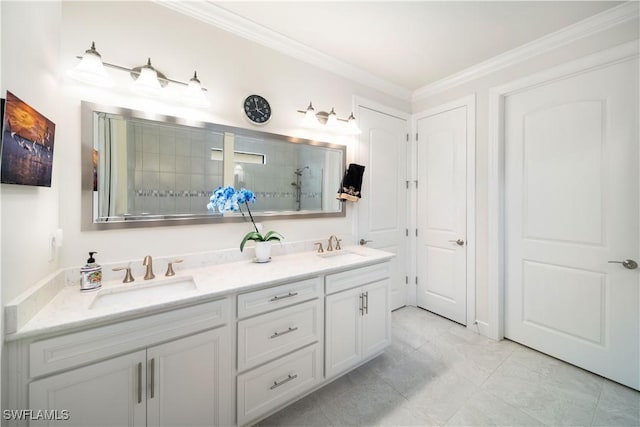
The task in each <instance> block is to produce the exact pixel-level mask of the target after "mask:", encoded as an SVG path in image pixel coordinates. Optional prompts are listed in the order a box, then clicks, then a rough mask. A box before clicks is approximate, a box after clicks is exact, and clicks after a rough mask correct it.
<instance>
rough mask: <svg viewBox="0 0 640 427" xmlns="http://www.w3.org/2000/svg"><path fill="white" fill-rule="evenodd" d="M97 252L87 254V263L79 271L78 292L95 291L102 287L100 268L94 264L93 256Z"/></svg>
mask: <svg viewBox="0 0 640 427" xmlns="http://www.w3.org/2000/svg"><path fill="white" fill-rule="evenodd" d="M97 253H98V252H89V259H88V260H87V263H86V264H85V265H84V266H83V267H82V268H81V269H80V276H81V278H80V291H81V292H87V291H95V290H96V289H100V287H101V286H102V266H100V265H98V264H96V260H95V259H94V258H93V254H97Z"/></svg>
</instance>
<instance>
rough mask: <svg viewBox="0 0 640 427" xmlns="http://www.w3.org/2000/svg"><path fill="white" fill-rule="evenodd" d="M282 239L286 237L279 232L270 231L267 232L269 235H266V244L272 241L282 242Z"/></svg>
mask: <svg viewBox="0 0 640 427" xmlns="http://www.w3.org/2000/svg"><path fill="white" fill-rule="evenodd" d="M280 239H284V236H283V235H282V234H280V233H278V232H277V231H273V230H271V231H269V232H267V234H265V235H264V241H265V242H270V241H272V240H278V241H279V240H280Z"/></svg>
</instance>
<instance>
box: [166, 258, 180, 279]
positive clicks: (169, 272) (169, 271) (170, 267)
mask: <svg viewBox="0 0 640 427" xmlns="http://www.w3.org/2000/svg"><path fill="white" fill-rule="evenodd" d="M182 261H184V260H183V259H174V260H173V261H169V264H167V272H166V273H164V275H165V276H175V275H176V272H175V271H173V264H178V263H181V262H182Z"/></svg>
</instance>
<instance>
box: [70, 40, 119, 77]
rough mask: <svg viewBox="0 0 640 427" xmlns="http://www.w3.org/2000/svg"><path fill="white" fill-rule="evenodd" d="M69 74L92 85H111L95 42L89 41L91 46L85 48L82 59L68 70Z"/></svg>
mask: <svg viewBox="0 0 640 427" xmlns="http://www.w3.org/2000/svg"><path fill="white" fill-rule="evenodd" d="M68 74H69V76H70V77H72V78H74V79H76V80H78V81H81V82H83V83H87V84H90V85H94V86H103V87H109V86H113V80H112V79H111V77H109V75H108V74H107V70H105V69H104V64H103V63H102V57H101V56H100V54H99V53H98V51H97V50H96V44H95V43H93V42H92V43H91V48H90V49H87V50H86V51H85V52H84V55H82V59H81V60H80V62H79V63H78V65H76V66H75V68H73V69H72V70H69V72H68Z"/></svg>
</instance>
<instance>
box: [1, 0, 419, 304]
mask: <svg viewBox="0 0 640 427" xmlns="http://www.w3.org/2000/svg"><path fill="white" fill-rule="evenodd" d="M2 3H3V26H2V33H3V35H4V37H3V40H4V42H5V44H7V46H6V47H5V46H4V45H3V49H2V57H3V65H4V69H3V79H4V80H3V85H2V87H3V89H10V90H12V91H13V92H15V93H16V95H18V96H21V97H23V98H24V100H25V101H27V102H29V103H31V104H32V105H34V106H35V107H36V108H37V109H39V110H40V111H42V112H43V113H44V114H45V115H48V117H49V118H50V119H52V120H53V121H54V122H55V123H56V138H55V152H54V179H53V185H52V188H51V189H38V188H34V187H17V186H4V188H3V189H2V190H3V194H2V197H3V203H2V231H3V233H2V244H3V258H4V259H3V260H4V270H3V274H2V280H3V298H4V301H5V302H6V301H7V300H9V299H11V298H13V297H15V296H16V295H17V294H19V293H20V292H21V291H23V290H24V289H26V288H27V287H29V286H30V285H33V284H34V283H35V282H36V281H37V280H39V279H41V278H43V277H44V276H45V275H46V274H47V273H49V272H51V271H52V270H54V269H56V268H64V267H71V266H79V265H81V264H83V263H84V261H85V260H86V258H87V252H88V251H90V250H95V251H98V252H99V254H98V256H97V259H98V261H99V262H107V261H109V262H111V261H119V260H129V259H133V260H135V259H140V260H142V258H143V257H144V256H145V255H147V254H151V255H153V256H165V255H172V254H180V253H187V252H199V251H207V250H216V249H222V248H232V247H237V246H238V245H239V243H240V239H241V237H242V236H243V235H244V233H245V232H246V231H247V225H246V224H216V225H199V226H177V227H163V228H143V229H134V230H118V231H99V232H82V231H81V230H80V222H81V221H80V214H81V212H80V176H81V175H80V101H81V100H88V101H91V102H96V103H101V104H111V105H118V106H123V107H127V108H134V109H145V110H152V111H154V112H157V113H163V114H170V115H180V116H189V117H193V118H196V119H200V120H209V121H214V122H218V123H225V124H230V125H234V126H240V127H247V128H249V127H251V125H250V124H249V123H248V122H247V121H246V120H245V119H244V117H243V115H242V114H243V113H242V110H241V105H242V104H241V103H242V100H243V99H244V97H245V96H247V95H249V94H251V93H258V94H261V95H263V96H265V97H266V98H267V99H268V100H269V101H270V102H271V104H272V108H273V118H272V120H271V122H270V123H268V124H267V125H265V126H263V127H261V130H264V131H267V132H272V133H281V134H288V135H297V136H313V135H310V134H309V133H308V132H304V131H302V130H300V129H298V128H297V125H298V124H299V122H300V119H301V118H302V116H301V115H300V114H299V113H297V112H296V110H297V109H304V108H305V107H306V105H307V104H308V102H309V101H310V100H313V102H314V105H315V106H316V107H319V108H317V109H330V108H331V107H335V109H336V111H337V112H338V113H339V115H340V116H347V115H348V114H349V113H350V111H351V102H352V97H353V95H358V96H363V97H366V98H369V99H373V100H375V101H377V102H380V103H382V104H386V105H390V106H392V107H394V108H398V109H401V110H403V111H409V103H408V102H406V101H401V100H398V99H394V98H391V97H389V96H387V95H384V94H381V93H379V92H377V91H375V90H372V89H369V88H366V87H364V86H361V85H359V84H358V83H355V82H351V81H348V80H346V79H344V78H341V77H338V76H336V75H333V74H332V73H329V72H326V71H323V70H320V69H318V68H315V67H313V66H311V65H308V64H305V63H303V62H300V61H298V60H295V59H292V58H290V57H287V56H285V55H283V54H280V53H277V52H275V51H272V50H270V49H267V48H265V47H263V46H260V45H258V44H255V43H252V42H249V41H247V40H244V39H241V38H239V37H237V36H234V35H231V34H229V33H225V32H224V31H222V30H218V29H216V28H214V27H211V26H209V25H206V24H204V23H202V22H200V21H196V20H194V19H191V18H188V17H185V16H183V15H181V14H178V13H176V12H173V11H171V10H169V9H166V8H164V7H162V6H160V5H157V4H155V3H151V2H146V1H144V2H63V3H59V2H54V3H51V2H24V3H18V2H16V3H15V4H14V3H13V2H4V1H3V2H2ZM5 5H6V6H5ZM34 20H35V21H34ZM26 22H28V23H29V25H28V27H29V36H28V37H25V40H23V41H22V43H21V44H20V45H18V44H15V45H13V46H9V45H8V43H7V41H8V37H7V35H12V34H20V33H21V31H24V28H25V23H26ZM92 41H95V42H96V47H97V49H98V51H99V52H100V53H101V54H102V56H103V60H104V61H105V62H111V63H115V64H119V65H124V66H130V67H133V66H137V65H142V64H143V63H144V62H146V59H147V57H151V59H152V62H153V64H154V66H155V67H156V68H158V69H160V70H161V71H162V72H164V73H165V74H166V75H167V76H169V77H171V78H175V79H179V80H184V81H186V80H188V79H189V78H190V77H191V75H192V74H193V71H194V69H196V70H197V71H198V75H199V77H200V79H201V81H202V83H203V85H204V86H205V87H207V88H208V89H209V97H210V100H211V101H212V106H211V107H210V108H209V109H207V110H205V111H202V110H201V111H193V110H188V109H184V108H182V107H179V106H175V105H171V104H170V103H160V102H149V101H145V100H143V99H140V98H136V97H133V96H132V94H131V93H130V92H129V91H128V88H127V85H128V84H129V82H130V81H131V80H130V79H129V77H128V76H127V74H126V73H124V72H119V71H114V70H110V72H111V73H112V74H111V75H112V76H113V77H114V78H115V79H116V80H117V83H118V87H122V89H113V90H109V91H104V90H95V89H91V88H87V87H85V86H82V85H81V84H78V83H76V82H74V81H73V80H70V79H68V78H67V77H66V71H67V70H68V69H70V68H72V67H73V66H74V65H75V64H76V63H77V60H76V59H75V56H76V55H81V54H82V53H83V52H84V50H86V49H87V48H88V47H89V46H90V44H91V42H92ZM323 139H325V138H323ZM334 142H341V141H335V140H334ZM342 142H345V143H349V142H348V141H342ZM349 144H352V143H349ZM351 147H352V146H351ZM350 151H351V154H349V155H352V150H350ZM353 214H354V212H353V207H350V208H349V209H348V213H347V217H346V218H337V219H310V220H295V221H291V220H289V221H285V220H275V221H270V222H269V223H265V227H266V228H267V229H271V228H274V229H276V230H278V231H280V232H281V233H282V234H283V235H284V236H285V237H286V238H287V240H290V241H296V240H302V239H316V238H317V239H321V238H322V239H325V238H327V237H328V236H329V235H330V234H337V235H339V236H349V235H350V234H351V231H352V221H353V218H354V215H353ZM58 218H59V221H58ZM58 222H59V227H60V228H62V229H63V231H64V245H63V247H62V248H61V251H60V253H59V261H58V262H53V263H50V262H48V250H47V238H48V234H49V233H50V232H51V231H53V230H55V229H56V228H58Z"/></svg>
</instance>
